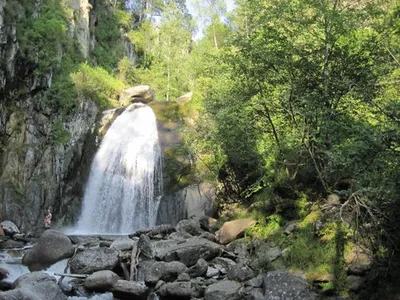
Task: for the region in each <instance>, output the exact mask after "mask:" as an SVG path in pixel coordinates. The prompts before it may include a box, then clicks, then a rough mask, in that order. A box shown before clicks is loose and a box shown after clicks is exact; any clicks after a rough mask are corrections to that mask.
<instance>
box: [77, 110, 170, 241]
mask: <svg viewBox="0 0 400 300" xmlns="http://www.w3.org/2000/svg"><path fill="white" fill-rule="evenodd" d="M161 189H162V170H161V150H160V145H159V142H158V132H157V124H156V117H155V115H154V112H153V110H152V109H151V108H150V107H148V106H146V105H143V104H133V105H131V106H129V107H128V108H127V109H126V110H125V111H124V112H123V113H122V114H121V115H120V116H119V117H118V118H117V119H116V120H115V121H114V122H113V124H112V125H111V127H110V128H109V129H108V131H107V133H106V135H105V136H104V139H103V141H102V142H101V144H100V148H99V150H98V151H97V153H96V155H95V158H94V160H93V163H92V166H91V170H90V176H89V181H88V183H87V186H86V189H85V195H84V200H83V209H82V214H81V216H80V219H79V221H78V225H77V229H76V231H77V232H79V233H81V234H93V233H107V234H108V233H112V234H122V233H131V232H133V231H135V230H137V229H140V228H145V227H150V226H153V225H155V222H156V216H157V210H158V205H159V198H160V197H159V196H160V195H161Z"/></svg>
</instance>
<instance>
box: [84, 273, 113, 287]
mask: <svg viewBox="0 0 400 300" xmlns="http://www.w3.org/2000/svg"><path fill="white" fill-rule="evenodd" d="M119 279H120V278H119V276H118V275H117V274H115V273H114V272H112V271H109V270H105V271H98V272H95V273H93V274H91V275H90V276H89V277H88V278H86V280H85V284H84V285H85V288H86V289H88V290H90V291H96V292H102V291H109V290H111V289H112V288H113V287H114V285H115V284H116V283H117V281H118V280H119Z"/></svg>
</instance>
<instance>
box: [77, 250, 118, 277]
mask: <svg viewBox="0 0 400 300" xmlns="http://www.w3.org/2000/svg"><path fill="white" fill-rule="evenodd" d="M117 263H118V252H117V251H116V250H114V249H111V248H92V249H88V250H85V251H83V252H80V253H78V254H77V255H76V256H75V257H74V259H73V260H72V262H71V273H76V274H92V273H94V272H97V271H102V270H113V269H114V268H115V266H116V265H117Z"/></svg>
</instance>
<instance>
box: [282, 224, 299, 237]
mask: <svg viewBox="0 0 400 300" xmlns="http://www.w3.org/2000/svg"><path fill="white" fill-rule="evenodd" d="M298 229H299V221H290V222H288V223H287V224H286V228H285V231H284V234H286V235H290V234H292V233H293V232H294V231H296V230H298Z"/></svg>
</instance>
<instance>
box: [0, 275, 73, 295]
mask: <svg viewBox="0 0 400 300" xmlns="http://www.w3.org/2000/svg"><path fill="white" fill-rule="evenodd" d="M14 286H15V289H14V290H11V291H8V292H4V293H0V299H1V300H43V299H46V300H66V299H67V296H65V295H64V294H63V292H62V291H61V289H60V287H59V286H58V285H57V283H56V279H55V278H54V277H53V276H50V275H48V274H46V273H41V272H33V273H28V274H25V275H22V276H21V277H19V278H18V279H17V280H16V281H15V283H14Z"/></svg>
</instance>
